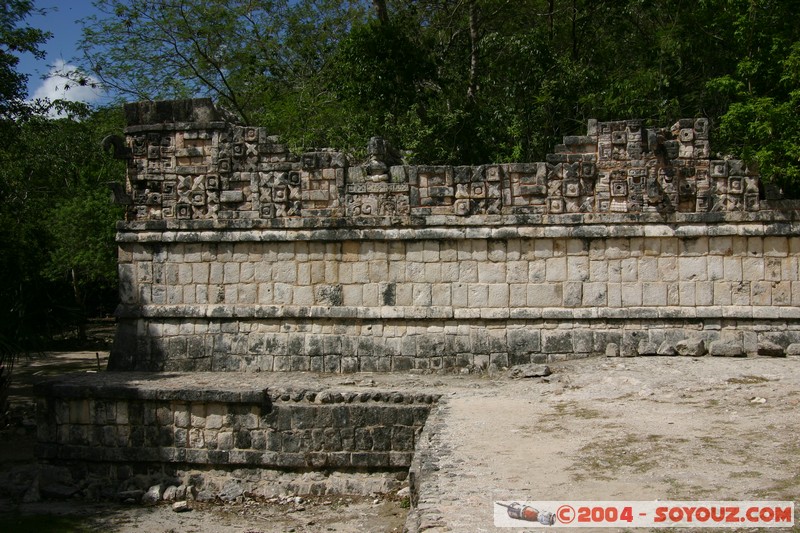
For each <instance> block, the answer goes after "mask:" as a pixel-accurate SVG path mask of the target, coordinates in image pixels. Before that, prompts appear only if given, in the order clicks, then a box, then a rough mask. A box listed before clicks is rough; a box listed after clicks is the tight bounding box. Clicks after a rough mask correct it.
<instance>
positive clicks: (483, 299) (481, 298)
mask: <svg viewBox="0 0 800 533" xmlns="http://www.w3.org/2000/svg"><path fill="white" fill-rule="evenodd" d="M416 305H420V304H416ZM467 305H468V306H469V307H472V308H476V307H486V306H488V305H489V286H488V285H478V284H472V285H469V288H468V292H467Z"/></svg>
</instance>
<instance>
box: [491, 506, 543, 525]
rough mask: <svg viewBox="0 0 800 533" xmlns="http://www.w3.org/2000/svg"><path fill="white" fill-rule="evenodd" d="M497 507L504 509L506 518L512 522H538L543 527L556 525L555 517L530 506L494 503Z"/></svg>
mask: <svg viewBox="0 0 800 533" xmlns="http://www.w3.org/2000/svg"><path fill="white" fill-rule="evenodd" d="M495 503H496V504H497V505H499V506H501V507H505V508H506V512H508V516H509V517H510V518H513V519H514V520H524V521H526V522H538V523H540V524H542V525H543V526H552V525H553V524H555V523H556V516H555V515H554V514H553V513H551V512H549V511H540V510H539V509H535V508H533V507H531V506H530V505H522V504H520V503H518V502H512V503H510V504H508V505H506V504H505V503H500V502H495Z"/></svg>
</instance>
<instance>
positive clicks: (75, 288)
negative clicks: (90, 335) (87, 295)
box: [70, 268, 86, 342]
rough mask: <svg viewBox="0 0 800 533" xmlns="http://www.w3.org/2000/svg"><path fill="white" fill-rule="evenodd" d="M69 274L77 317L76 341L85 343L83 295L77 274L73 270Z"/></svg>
mask: <svg viewBox="0 0 800 533" xmlns="http://www.w3.org/2000/svg"><path fill="white" fill-rule="evenodd" d="M70 274H71V275H72V294H73V295H74V297H75V305H77V306H78V316H77V322H78V324H77V326H78V341H79V342H85V341H86V309H85V305H84V302H83V294H82V293H81V288H80V286H79V285H78V274H77V272H75V269H74V268H73V269H72V270H70Z"/></svg>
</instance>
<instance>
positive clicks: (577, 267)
mask: <svg viewBox="0 0 800 533" xmlns="http://www.w3.org/2000/svg"><path fill="white" fill-rule="evenodd" d="M567 277H568V279H569V280H570V281H587V280H588V279H589V257H588V256H577V257H576V256H570V257H567Z"/></svg>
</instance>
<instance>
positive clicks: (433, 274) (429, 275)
mask: <svg viewBox="0 0 800 533" xmlns="http://www.w3.org/2000/svg"><path fill="white" fill-rule="evenodd" d="M384 279H385V278H384ZM419 281H425V282H426V283H440V282H441V281H442V265H440V264H438V263H425V264H424V275H423V278H422V280H419Z"/></svg>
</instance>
